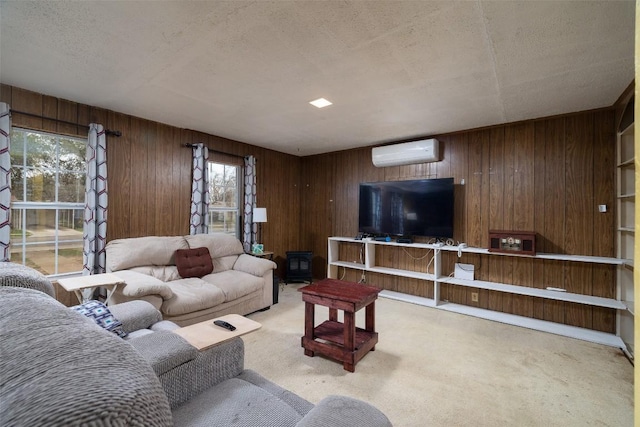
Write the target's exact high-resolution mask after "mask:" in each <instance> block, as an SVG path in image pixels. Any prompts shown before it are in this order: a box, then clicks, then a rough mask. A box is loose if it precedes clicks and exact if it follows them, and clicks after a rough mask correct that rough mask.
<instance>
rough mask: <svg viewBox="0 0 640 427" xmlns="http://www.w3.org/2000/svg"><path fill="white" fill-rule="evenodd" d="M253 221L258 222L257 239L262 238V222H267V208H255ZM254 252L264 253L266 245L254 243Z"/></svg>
mask: <svg viewBox="0 0 640 427" xmlns="http://www.w3.org/2000/svg"><path fill="white" fill-rule="evenodd" d="M253 222H254V223H258V236H257V240H258V241H260V240H262V223H263V222H267V208H253ZM251 250H252V251H253V253H262V252H263V251H264V246H263V245H262V244H261V243H257V242H256V244H254V245H253V246H252V249H251Z"/></svg>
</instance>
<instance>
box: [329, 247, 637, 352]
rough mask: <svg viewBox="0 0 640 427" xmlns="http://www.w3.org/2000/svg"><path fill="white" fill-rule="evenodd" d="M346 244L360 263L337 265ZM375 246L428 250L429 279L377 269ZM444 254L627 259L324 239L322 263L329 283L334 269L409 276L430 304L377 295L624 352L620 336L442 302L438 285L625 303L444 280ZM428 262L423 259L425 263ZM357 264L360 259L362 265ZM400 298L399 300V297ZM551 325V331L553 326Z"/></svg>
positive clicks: (598, 261)
mask: <svg viewBox="0 0 640 427" xmlns="http://www.w3.org/2000/svg"><path fill="white" fill-rule="evenodd" d="M343 243H346V244H360V245H362V251H363V253H364V263H362V262H347V261H344V260H340V245H341V244H343ZM380 246H397V247H404V248H421V249H427V250H433V261H432V262H433V274H432V273H425V272H419V271H411V270H402V269H397V268H389V267H382V266H377V265H376V247H380ZM443 251H448V252H456V253H457V252H458V251H460V252H463V253H472V254H479V255H489V256H511V257H513V256H516V257H517V256H519V257H526V258H534V259H543V260H555V261H569V262H584V263H592V264H608V265H619V266H624V265H629V264H631V260H625V259H619V258H609V257H596V256H585V255H565V254H550V253H539V254H537V255H534V256H524V255H518V254H510V253H501V252H489V250H488V249H484V248H473V247H465V248H459V247H458V246H446V245H445V246H439V245H435V244H430V243H398V242H386V241H377V240H373V239H364V240H356V239H353V238H350V237H330V238H329V253H328V262H327V270H328V271H327V276H328V277H329V278H338V277H339V274H338V273H339V272H338V270H339V268H345V269H355V270H360V271H363V273H365V272H370V273H381V274H388V275H392V276H400V277H408V278H413V279H420V280H424V281H425V282H427V283H431V284H432V286H433V296H434V297H433V299H430V298H423V297H415V296H413V295H407V294H401V293H398V292H391V291H383V292H381V293H380V296H383V297H388V298H393V299H400V300H404V301H409V302H413V303H418V304H421V305H426V306H429V307H435V308H441V309H445V310H448V311H453V312H458V313H463V314H469V315H473V316H477V317H482V318H486V319H490V320H496V321H500V322H503V323H509V324H513V325H518V326H525V327H529V328H532V329H537V330H542V331H546V332H553V333H556V334H559V335H565V336H569V337H573V338H578V339H584V340H588V341H593V342H597V343H600V344H606V345H610V346H614V347H620V348H624V343H623V342H622V340H621V339H620V337H619V336H617V335H614V334H609V333H605V332H597V331H592V330H589V329H584V328H578V327H574V326H568V325H563V324H558V323H554V322H549V321H541V320H538V319H530V318H527V317H523V316H518V315H513V314H507V313H502V312H496V311H491V310H487V309H481V308H477V307H473V306H466V305H462V304H452V303H448V302H446V301H442V300H441V298H440V285H441V284H442V283H445V284H449V285H454V286H466V287H470V288H477V289H487V290H491V291H498V292H504V293H508V294H515V295H525V296H530V297H535V298H545V299H551V300H557V301H567V302H571V303H578V304H585V305H589V306H594V307H605V308H609V309H615V310H621V311H627V310H633V307H627V305H626V303H625V301H622V300H621V299H615V298H603V297H597V296H592V295H583V294H576V293H571V292H562V291H557V290H552V289H546V286H544V285H543V286H541V287H528V286H518V285H512V284H506V283H498V282H489V281H483V280H464V279H458V278H454V277H448V276H446V275H445V276H443V275H442V271H441V270H442V260H441V254H442V252H443ZM430 258H431V257H429V258H427V259H425V262H426V263H428V262H429V260H430ZM361 261H362V260H361ZM399 295H400V297H399ZM554 325H555V326H554Z"/></svg>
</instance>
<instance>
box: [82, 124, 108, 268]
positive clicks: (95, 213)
mask: <svg viewBox="0 0 640 427" xmlns="http://www.w3.org/2000/svg"><path fill="white" fill-rule="evenodd" d="M86 162H87V180H86V186H85V196H84V202H85V205H84V227H83V228H84V229H83V236H82V239H83V241H84V247H83V250H82V261H83V263H84V265H83V266H82V274H83V275H85V276H86V275H89V274H98V273H104V272H105V267H106V252H105V246H106V244H107V204H108V203H107V137H106V134H105V132H104V128H103V127H102V125H99V124H95V123H91V124H90V125H89V141H88V143H87V157H86Z"/></svg>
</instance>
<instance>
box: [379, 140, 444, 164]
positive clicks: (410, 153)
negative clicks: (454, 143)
mask: <svg viewBox="0 0 640 427" xmlns="http://www.w3.org/2000/svg"><path fill="white" fill-rule="evenodd" d="M439 145H440V144H439V143H438V140H437V139H423V140H421V141H413V142H405V143H403V144H394V145H385V146H383V147H375V148H373V149H372V150H371V160H372V161H373V165H374V166H377V167H385V166H399V165H411V164H414V163H427V162H437V161H438V160H439V158H438V148H439Z"/></svg>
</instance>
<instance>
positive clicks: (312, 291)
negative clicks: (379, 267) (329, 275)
mask: <svg viewBox="0 0 640 427" xmlns="http://www.w3.org/2000/svg"><path fill="white" fill-rule="evenodd" d="M299 291H300V292H302V300H303V301H304V302H305V317H304V336H303V337H302V347H303V348H304V354H305V355H306V356H310V357H313V356H314V355H315V353H316V352H317V353H321V354H323V355H325V356H327V357H329V358H331V359H333V360H336V361H338V362H342V365H343V367H344V369H345V370H347V371H349V372H354V371H355V367H356V363H358V362H359V361H360V360H361V359H362V358H363V357H364V356H365V355H366V354H367V353H368V352H369V351H374V350H375V345H376V343H377V342H378V333H377V332H376V331H375V305H376V303H375V301H376V299H377V298H378V293H379V292H380V289H378V288H375V287H373V286H366V285H361V284H359V283H353V282H345V281H342V280H335V279H325V280H321V281H320V282H317V283H315V284H313V285H309V286H305V287H303V288H300V289H299ZM316 305H322V306H325V307H329V320H327V321H325V322H323V323H322V324H320V325H319V326H317V327H314V325H315V306H316ZM363 307H364V308H365V328H364V329H361V328H357V327H356V322H355V313H356V312H357V311H358V310H360V309H361V308H363ZM338 310H343V311H344V323H340V322H338Z"/></svg>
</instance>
